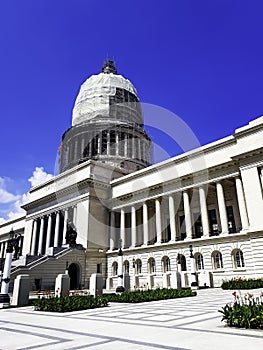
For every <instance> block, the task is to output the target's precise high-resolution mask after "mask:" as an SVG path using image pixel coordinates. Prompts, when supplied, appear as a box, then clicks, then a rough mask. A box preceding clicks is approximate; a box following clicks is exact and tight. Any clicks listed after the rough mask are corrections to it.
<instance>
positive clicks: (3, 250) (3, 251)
mask: <svg viewBox="0 0 263 350" xmlns="http://www.w3.org/2000/svg"><path fill="white" fill-rule="evenodd" d="M5 246H6V242H2V248H1V258H3V257H4V256H5Z"/></svg>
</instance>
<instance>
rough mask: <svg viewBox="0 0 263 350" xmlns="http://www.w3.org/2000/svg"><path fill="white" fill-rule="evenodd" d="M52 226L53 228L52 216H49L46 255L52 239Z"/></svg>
mask: <svg viewBox="0 0 263 350" xmlns="http://www.w3.org/2000/svg"><path fill="white" fill-rule="evenodd" d="M51 226H52V215H51V214H49V215H48V223H47V240H46V254H47V252H48V248H49V244H50V238H51Z"/></svg>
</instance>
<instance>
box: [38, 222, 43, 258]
mask: <svg viewBox="0 0 263 350" xmlns="http://www.w3.org/2000/svg"><path fill="white" fill-rule="evenodd" d="M43 238H44V217H42V218H41V221H40V233H39V242H38V252H37V253H38V255H41V254H42V252H43Z"/></svg>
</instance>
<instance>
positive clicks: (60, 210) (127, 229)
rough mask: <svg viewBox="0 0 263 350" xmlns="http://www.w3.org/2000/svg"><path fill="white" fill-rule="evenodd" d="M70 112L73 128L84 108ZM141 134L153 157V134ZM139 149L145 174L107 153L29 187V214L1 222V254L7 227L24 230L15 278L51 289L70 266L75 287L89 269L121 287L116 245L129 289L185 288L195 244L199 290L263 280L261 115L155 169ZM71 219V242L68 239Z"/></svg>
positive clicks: (108, 285)
mask: <svg viewBox="0 0 263 350" xmlns="http://www.w3.org/2000/svg"><path fill="white" fill-rule="evenodd" d="M101 74H102V73H101ZM107 74H109V73H107ZM113 78H114V79H115V80H116V77H113ZM93 80H94V81H95V80H96V79H95V78H93ZM115 84H116V81H115ZM125 84H128V83H127V82H126V83H125ZM127 86H128V88H129V89H133V88H132V87H131V85H129V84H128V85H127ZM128 88H127V89H128ZM132 91H133V92H134V90H132ZM78 101H79V100H78ZM89 103H90V102H89ZM79 108H80V105H78V107H77V109H78V111H79ZM74 113H75V114H74V123H73V127H76V125H77V124H78V123H77V122H78V120H82V121H83V118H84V116H83V115H84V114H83V113H82V114H81V118H80V115H78V116H79V117H77V115H76V113H77V112H76V110H75V112H74ZM78 113H80V112H78ZM85 113H86V112H85ZM94 116H95V114H94V113H93V114H92V118H93V117H94ZM92 118H91V119H92ZM89 121H90V120H89ZM140 128H142V125H141V126H140ZM116 135H117V134H115V136H116ZM141 135H142V141H143V142H146V141H147V142H148V145H147V149H145V150H144V152H146V153H147V152H148V151H149V142H150V140H149V138H148V136H147V135H146V134H145V133H144V132H142V134H141ZM135 136H136V138H137V137H138V135H137V134H136V135H135ZM106 140H107V139H106ZM145 140H146V141H145ZM115 141H116V140H115ZM83 144H84V143H83ZM126 145H127V144H126ZM137 145H138V144H137ZM96 147H97V146H96ZM139 149H141V148H140V147H139V146H138V147H137V151H136V152H137V153H138V150H139ZM136 152H131V154H130V158H131V162H132V159H133V158H134V164H137V165H139V169H140V170H136V169H133V170H131V167H130V165H129V164H128V165H127V168H125V166H124V167H122V166H119V165H120V163H118V161H119V159H117V158H115V160H116V159H117V160H116V162H115V161H114V162H112V161H108V162H104V161H102V160H103V159H104V158H103V157H105V154H103V155H102V157H101V158H100V159H94V158H93V157H90V159H85V160H84V161H83V162H82V161H81V162H78V161H76V162H75V163H74V162H73V163H74V164H73V163H72V164H70V166H69V167H66V166H65V169H66V168H67V170H65V169H63V171H61V173H60V174H59V175H57V176H55V177H54V178H52V179H50V180H48V181H47V182H45V183H43V184H41V185H38V186H36V187H34V188H32V189H31V190H30V196H29V200H28V202H27V203H26V204H24V205H23V208H24V209H25V210H26V215H25V217H23V218H21V219H16V220H14V221H10V222H7V223H5V224H3V225H2V226H0V258H4V256H5V250H6V246H7V243H6V241H7V239H8V233H9V231H10V229H11V227H13V229H14V231H15V232H16V233H21V236H22V239H21V241H20V245H21V252H20V255H21V256H20V259H19V260H17V261H14V263H13V265H14V266H13V272H12V279H13V278H15V276H16V275H17V274H19V273H26V274H29V275H30V277H31V286H32V289H35V288H37V287H41V288H42V289H43V288H49V289H50V288H51V289H52V287H53V288H54V284H55V277H56V275H57V274H59V273H64V271H65V269H68V271H69V273H70V274H71V277H72V281H74V283H73V284H74V285H73V284H72V285H71V287H77V288H89V280H90V276H91V274H93V273H99V274H100V273H101V274H102V276H103V278H104V287H105V288H107V289H108V290H115V288H116V287H117V285H118V248H119V246H120V245H121V247H122V251H123V266H124V284H125V286H126V288H131V289H134V288H156V287H180V286H182V287H187V286H189V285H190V271H191V264H190V250H189V246H190V245H192V247H193V255H194V261H195V266H196V270H197V275H198V282H199V285H200V286H210V287H217V286H220V284H221V283H222V280H224V279H230V278H232V277H251V278H254V277H262V276H263V254H262V251H263V219H262V213H263V199H262V190H263V187H262V184H263V182H262V176H263V175H262V168H263V159H262V154H263V117H260V118H258V119H256V120H253V121H251V122H250V123H249V124H248V125H246V126H244V127H242V128H239V129H237V130H236V131H235V133H234V134H233V135H231V136H229V137H226V138H224V139H221V140H218V141H216V142H213V143H211V144H209V145H206V146H203V147H200V148H198V149H195V150H193V151H190V152H188V153H184V154H182V155H179V156H176V157H174V158H171V159H168V160H167V161H164V162H162V163H159V164H155V165H152V166H149V164H148V163H149V157H148V156H147V157H146V156H145V157H144V161H143V162H141V160H138V158H136ZM72 154H74V151H73V153H72ZM116 154H117V155H118V156H119V154H118V153H116ZM116 154H115V156H116ZM76 157H77V153H76ZM122 157H124V156H122ZM109 158H110V159H113V158H111V157H109ZM76 159H77V158H76ZM67 164H69V163H67ZM69 225H71V226H72V227H73V228H74V229H75V230H76V232H77V239H76V243H77V244H76V245H75V246H71V245H68V244H67V242H66V233H67V230H68V227H69ZM74 276H75V277H74ZM76 276H77V277H76Z"/></svg>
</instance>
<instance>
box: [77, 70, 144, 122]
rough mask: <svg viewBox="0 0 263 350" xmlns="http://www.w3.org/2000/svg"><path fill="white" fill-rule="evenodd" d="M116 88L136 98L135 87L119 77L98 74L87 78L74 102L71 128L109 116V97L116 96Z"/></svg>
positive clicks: (111, 74)
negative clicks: (100, 116) (96, 118)
mask: <svg viewBox="0 0 263 350" xmlns="http://www.w3.org/2000/svg"><path fill="white" fill-rule="evenodd" d="M116 88H120V89H123V90H126V91H129V92H130V93H132V94H133V95H135V96H136V97H137V91H136V89H135V87H134V86H133V85H132V83H131V82H130V81H129V80H128V79H125V78H124V77H123V76H121V75H118V74H113V73H109V74H107V73H100V74H97V75H92V76H91V77H90V78H88V79H87V80H86V81H85V83H83V84H82V85H81V87H80V91H79V94H78V96H77V99H76V101H75V105H74V108H73V113H72V126H74V125H77V124H81V123H85V122H87V121H89V120H91V119H93V118H95V117H96V116H97V115H102V116H109V109H110V104H109V97H110V96H114V95H115V94H116ZM137 98H138V97H137Z"/></svg>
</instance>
